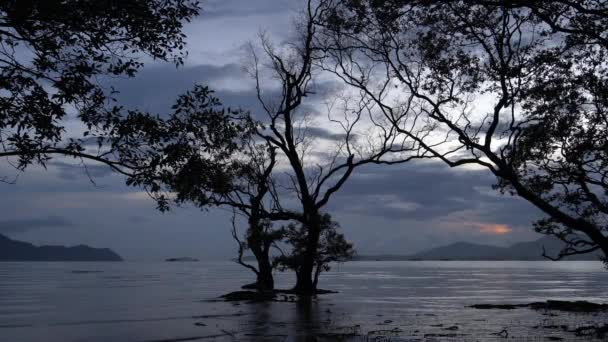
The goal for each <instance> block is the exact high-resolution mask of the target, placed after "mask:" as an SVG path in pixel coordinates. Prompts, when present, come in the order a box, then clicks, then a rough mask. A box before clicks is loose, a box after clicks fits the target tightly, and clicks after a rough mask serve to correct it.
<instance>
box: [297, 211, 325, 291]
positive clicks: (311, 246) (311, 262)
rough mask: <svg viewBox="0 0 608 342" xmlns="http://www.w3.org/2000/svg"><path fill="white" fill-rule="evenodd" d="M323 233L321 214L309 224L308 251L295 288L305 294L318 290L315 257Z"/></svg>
mask: <svg viewBox="0 0 608 342" xmlns="http://www.w3.org/2000/svg"><path fill="white" fill-rule="evenodd" d="M320 233H321V220H320V217H319V215H315V217H314V218H313V219H312V220H311V222H310V223H309V225H308V236H307V239H306V240H307V241H306V252H305V253H304V258H303V260H302V264H301V265H300V267H299V271H298V277H297V282H296V287H295V288H294V290H295V291H296V292H298V293H300V294H303V295H312V294H314V293H315V292H316V290H317V289H316V284H315V281H314V275H313V273H314V269H315V259H316V257H317V249H318V246H319V236H320Z"/></svg>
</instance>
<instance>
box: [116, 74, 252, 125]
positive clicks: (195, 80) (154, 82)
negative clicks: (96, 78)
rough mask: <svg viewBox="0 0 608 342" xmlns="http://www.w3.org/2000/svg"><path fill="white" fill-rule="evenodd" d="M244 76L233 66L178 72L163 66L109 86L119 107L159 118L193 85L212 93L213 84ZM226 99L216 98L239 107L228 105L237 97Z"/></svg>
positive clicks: (227, 97) (229, 96)
mask: <svg viewBox="0 0 608 342" xmlns="http://www.w3.org/2000/svg"><path fill="white" fill-rule="evenodd" d="M244 76H245V75H244V73H243V70H242V68H241V67H240V66H238V65H236V64H227V65H223V66H214V65H199V66H191V67H181V68H175V67H174V66H170V65H166V64H165V65H158V66H154V67H149V68H146V69H144V70H142V71H141V72H139V73H138V74H137V77H134V78H129V79H121V80H117V81H115V82H114V83H112V84H111V85H112V86H113V87H114V88H115V89H116V90H117V91H118V92H119V93H118V94H117V95H116V98H117V100H118V103H120V104H121V105H123V106H125V107H127V108H138V109H141V110H145V111H150V112H152V113H160V114H162V113H167V112H168V111H169V110H170V108H171V106H172V105H173V104H174V103H175V99H176V98H177V96H178V95H180V94H183V93H185V92H186V91H188V90H190V89H192V88H193V87H194V85H195V84H201V85H205V86H209V87H210V88H211V89H215V88H217V87H215V86H214V85H215V83H217V82H219V81H220V80H225V79H230V78H235V79H236V78H243V77H244ZM218 94H219V93H218ZM237 94H238V93H237ZM226 95H228V96H226V97H224V96H219V97H220V98H221V99H222V102H224V103H225V104H227V105H239V104H238V103H230V102H231V101H230V100H231V99H233V98H234V99H238V96H236V95H235V96H231V93H230V92H227V94H226Z"/></svg>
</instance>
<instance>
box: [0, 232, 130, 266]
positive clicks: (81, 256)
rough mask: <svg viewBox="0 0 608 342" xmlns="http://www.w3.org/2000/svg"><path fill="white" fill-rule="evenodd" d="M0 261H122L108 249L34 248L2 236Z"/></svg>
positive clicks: (85, 247)
mask: <svg viewBox="0 0 608 342" xmlns="http://www.w3.org/2000/svg"><path fill="white" fill-rule="evenodd" d="M0 261H122V258H121V257H120V256H119V255H118V254H116V253H115V252H114V251H112V250H111V249H108V248H92V247H89V246H84V245H78V246H74V247H64V246H40V247H38V246H34V245H33V244H31V243H27V242H21V241H16V240H12V239H9V238H8V237H6V236H4V235H2V234H0Z"/></svg>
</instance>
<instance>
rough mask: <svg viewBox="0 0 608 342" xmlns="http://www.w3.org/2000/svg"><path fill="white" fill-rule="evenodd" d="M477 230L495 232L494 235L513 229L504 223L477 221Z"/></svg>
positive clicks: (506, 232) (507, 232) (488, 232)
mask: <svg viewBox="0 0 608 342" xmlns="http://www.w3.org/2000/svg"><path fill="white" fill-rule="evenodd" d="M477 226H478V227H479V231H480V232H482V233H487V234H496V235H504V234H509V233H510V232H512V231H513V229H511V228H510V227H509V226H507V225H506V224H497V223H478V224H477Z"/></svg>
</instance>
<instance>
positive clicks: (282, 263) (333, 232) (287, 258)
mask: <svg viewBox="0 0 608 342" xmlns="http://www.w3.org/2000/svg"><path fill="white" fill-rule="evenodd" d="M339 228H340V225H339V224H338V223H337V222H335V221H332V219H331V216H330V215H329V214H323V215H322V216H321V232H320V234H319V243H318V245H317V250H316V251H315V259H314V272H313V274H314V277H313V285H314V288H315V289H316V288H317V284H318V282H319V276H320V275H321V272H326V271H329V270H330V269H331V266H330V264H331V263H332V262H337V263H342V262H346V261H348V260H351V259H352V257H353V256H354V254H355V250H354V248H353V245H352V244H351V243H349V242H348V241H346V239H345V238H344V235H343V234H342V233H339V232H338V229H339ZM284 235H285V239H286V242H287V243H288V245H289V246H290V247H291V248H292V250H291V251H290V252H289V254H283V255H280V256H278V257H276V258H275V259H274V264H275V265H276V266H277V267H278V268H279V269H281V270H286V269H290V270H293V271H294V272H295V273H296V275H298V274H299V273H300V272H302V271H303V270H302V266H303V265H304V264H305V262H304V260H305V258H306V250H307V248H308V247H307V241H306V229H305V228H304V227H303V226H302V224H293V223H292V224H289V225H288V226H287V227H286V228H285V231H284Z"/></svg>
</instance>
